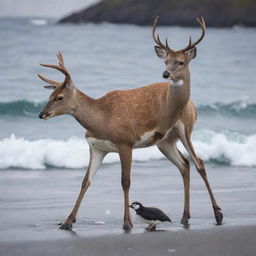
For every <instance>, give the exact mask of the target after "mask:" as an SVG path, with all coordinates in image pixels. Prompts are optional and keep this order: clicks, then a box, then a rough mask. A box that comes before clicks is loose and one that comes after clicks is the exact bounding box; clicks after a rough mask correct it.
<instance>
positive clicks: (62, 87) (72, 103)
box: [39, 22, 222, 230]
mask: <svg viewBox="0 0 256 256" xmlns="http://www.w3.org/2000/svg"><path fill="white" fill-rule="evenodd" d="M200 24H201V26H202V29H203V34H202V36H201V38H200V39H199V40H198V41H197V42H196V43H195V44H197V43H198V42H200V41H201V40H202V38H203V35H204V31H205V25H204V22H202V23H200ZM155 25H156V23H155V24H154V28H153V37H154V31H155ZM154 39H155V41H156V42H157V44H158V45H160V47H159V46H156V47H155V50H156V53H157V55H158V56H159V57H161V58H163V59H165V63H166V71H165V72H164V74H163V76H164V77H165V78H167V79H169V80H170V82H169V83H155V84H151V85H148V86H144V87H140V88H137V89H132V90H117V91H111V92H109V93H107V94H106V95H105V96H103V97H101V98H99V99H92V98H90V97H89V96H87V95H86V94H84V93H82V92H81V91H79V90H78V89H77V88H76V87H75V85H74V83H73V81H72V79H71V76H70V74H69V72H68V70H67V69H66V67H65V65H64V61H63V57H62V55H61V54H60V53H58V54H57V57H58V60H59V65H50V64H41V65H43V66H45V67H50V68H54V69H57V70H59V71H61V72H62V73H63V74H64V75H65V80H64V82H63V83H58V82H55V81H52V80H49V79H47V78H45V77H43V76H41V75H39V77H40V78H41V79H42V80H43V81H45V82H47V83H49V84H50V86H46V88H50V89H54V91H53V93H52V94H51V96H50V98H49V101H48V102H47V104H46V105H45V107H44V108H43V110H42V112H41V113H40V115H39V117H40V118H41V119H48V118H50V117H53V116H57V115H62V114H70V115H72V116H74V118H75V119H76V120H77V121H78V122H79V123H80V124H81V125H82V126H83V127H84V128H85V129H86V130H87V132H86V135H85V136H86V139H87V141H88V143H89V145H90V161H89V165H88V169H87V172H86V175H85V178H84V180H83V182H82V186H81V190H80V193H79V195H78V198H77V201H76V203H75V206H74V208H73V210H72V212H71V213H70V215H69V216H68V218H67V219H66V221H65V223H64V224H63V225H62V226H61V228H62V229H70V228H71V227H72V224H73V223H75V222H76V215H77V212H78V209H79V206H80V203H81V201H82V198H83V196H84V194H85V192H86V191H87V189H88V187H89V186H90V184H91V182H92V179H93V176H94V175H95V174H96V172H97V170H98V169H99V167H100V166H101V164H102V161H103V159H104V157H105V156H106V154H107V153H108V152H117V153H118V154H119V157H120V162H121V184H122V188H123V192H124V224H123V228H124V229H127V230H128V229H131V228H132V222H131V218H130V211H129V189H130V183H131V181H130V173H131V162H132V151H133V149H134V148H143V147H149V146H152V145H157V147H158V148H159V150H160V151H161V152H162V153H163V154H164V155H165V156H166V157H167V158H168V159H169V160H170V161H171V162H172V163H173V164H174V165H176V166H177V168H178V169H179V171H180V173H181V175H182V178H183V182H184V211H183V217H182V220H181V223H182V224H187V223H188V219H189V218H190V210H189V205H190V196H189V192H190V170H189V162H188V160H187V159H186V158H185V157H184V156H183V155H182V154H181V152H180V151H179V150H178V148H177V145H176V142H177V140H180V141H181V142H182V143H183V145H184V146H185V148H186V150H187V151H188V153H189V155H190V157H191V159H192V160H193V161H194V163H195V165H196V168H197V170H198V172H199V173H200V175H201V177H202V178H203V180H204V182H205V184H206V187H207V189H208V192H209V195H210V198H211V201H212V206H213V210H214V214H215V217H216V220H217V223H218V224H221V221H222V213H221V212H220V208H219V206H218V205H217V203H216V201H215V198H214V196H213V193H212V191H211V188H210V185H209V182H208V180H207V177H206V172H205V168H204V164H203V161H202V160H201V159H200V158H199V157H198V156H197V155H196V154H195V151H194V149H193V145H192V143H191V133H192V129H193V125H194V123H195V121H196V110H195V107H194V105H193V103H192V101H191V100H190V99H189V98H190V74H189V67H188V64H189V62H190V60H191V59H193V58H194V57H195V56H196V50H195V47H194V46H195V44H193V45H192V44H191V40H190V43H189V46H188V47H186V48H185V49H183V50H181V51H177V52H174V51H172V50H171V49H170V48H169V47H168V44H167V42H166V46H164V45H163V44H161V42H160V40H159V37H158V38H157V39H156V38H155V37H154Z"/></svg>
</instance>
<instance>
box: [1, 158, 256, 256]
mask: <svg viewBox="0 0 256 256" xmlns="http://www.w3.org/2000/svg"><path fill="white" fill-rule="evenodd" d="M207 170H208V177H209V180H210V183H211V184H212V188H213V191H214V194H215V196H216V199H217V201H218V203H219V205H220V206H221V207H222V210H223V213H224V220H223V225H222V226H216V224H215V219H214V216H213V211H212V207H211V203H210V199H209V196H208V193H207V191H206V188H205V186H204V184H203V182H202V180H201V178H200V176H199V175H198V173H197V172H196V170H195V168H194V167H192V168H191V219H190V226H189V229H184V227H183V226H182V225H181V224H180V219H181V216H182V211H183V184H182V179H181V176H180V174H179V172H178V171H177V170H176V168H175V167H173V166H172V165H171V164H169V163H168V161H164V160H163V161H149V162H147V163H140V162H135V163H134V164H133V172H132V187H131V193H130V198H131V201H133V200H134V201H135V200H139V201H141V202H143V203H144V204H145V205H146V206H154V207H159V208H160V209H162V210H163V211H164V212H166V213H167V215H169V216H170V217H171V219H172V222H173V223H171V224H170V223H164V224H160V225H159V226H158V228H159V229H163V230H165V232H156V233H153V234H151V233H147V232H146V233H145V230H144V228H145V224H142V223H139V222H138V221H137V220H136V218H135V214H134V213H132V218H133V224H134V229H133V230H132V232H131V233H130V234H124V233H123V230H122V228H121V226H122V219H123V192H122V189H121V184H120V165H119V164H111V165H108V164H106V165H104V166H103V167H102V168H101V170H100V171H99V173H98V174H97V175H96V177H95V179H94V182H93V184H92V186H91V188H90V189H89V191H88V193H87V194H86V196H85V198H84V200H83V204H82V205H81V208H80V211H79V214H78V218H77V223H75V225H74V227H73V231H72V232H68V231H63V230H59V229H58V225H57V224H58V223H59V222H60V221H63V220H64V219H65V218H66V217H67V215H68V214H69V213H70V210H71V209H72V207H73V204H74V201H75V199H76V197H77V194H78V192H79V189H80V185H81V182H82V179H83V176H84V174H85V171H83V170H63V169H47V170H38V171H36V170H33V171H29V170H6V171H4V170H2V171H0V218H1V222H0V230H1V232H0V255H1V256H6V255H12V256H15V255H24V256H25V255H26V256H29V255H85V256H87V255H111V256H114V255H140V254H141V255H172V254H173V255H192V256H193V255H195V256H196V255H225V256H226V255H239V256H240V255H255V254H256V250H255V248H256V246H255V237H256V234H255V233H256V232H255V226H251V225H255V224H256V222H255V220H256V219H255V216H256V204H255V191H256V173H255V169H254V168H243V167H230V166H216V165H211V164H207ZM252 252H254V253H252Z"/></svg>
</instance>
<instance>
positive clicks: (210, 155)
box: [0, 132, 256, 169]
mask: <svg viewBox="0 0 256 256" xmlns="http://www.w3.org/2000/svg"><path fill="white" fill-rule="evenodd" d="M204 136H205V135H204ZM195 137H197V138H195V139H193V144H194V147H195V150H196V152H197V154H198V156H199V157H201V158H202V159H203V160H204V161H216V162H219V163H225V164H229V165H232V166H248V167H252V166H256V157H255V155H256V149H255V145H256V135H252V136H243V138H242V139H241V138H240V139H239V140H238V139H232V140H231V139H230V138H228V136H227V135H225V134H221V133H213V132H211V133H208V134H207V138H206V139H202V138H198V136H195ZM181 151H182V152H183V153H184V154H186V155H187V153H186V151H185V149H184V148H183V147H181ZM0 156H1V157H0V169H7V168H26V169H45V168H47V166H52V167H58V168H73V169H76V168H85V167H86V166H87V165H88V162H89V147H88V144H87V142H86V140H82V139H78V138H70V139H68V140H66V141H61V140H53V139H40V140H34V141H30V140H27V139H24V138H16V137H15V135H11V136H10V138H5V139H2V140H0ZM163 158H164V156H163V155H162V154H161V153H160V152H159V150H158V149H157V147H155V146H154V147H149V148H143V149H136V150H134V153H133V160H134V161H149V160H158V159H163ZM114 162H119V157H118V154H116V153H111V154H108V155H107V157H106V158H105V159H104V163H114Z"/></svg>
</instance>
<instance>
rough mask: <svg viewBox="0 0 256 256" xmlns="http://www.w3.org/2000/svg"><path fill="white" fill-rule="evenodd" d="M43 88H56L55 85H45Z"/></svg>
mask: <svg viewBox="0 0 256 256" xmlns="http://www.w3.org/2000/svg"><path fill="white" fill-rule="evenodd" d="M44 88H46V89H51V90H55V89H56V86H54V85H45V86H44Z"/></svg>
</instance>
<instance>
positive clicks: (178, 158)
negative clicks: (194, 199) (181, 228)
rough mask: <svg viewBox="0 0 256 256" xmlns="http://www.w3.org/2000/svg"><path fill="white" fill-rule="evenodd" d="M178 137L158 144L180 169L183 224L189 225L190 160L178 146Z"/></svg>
mask: <svg viewBox="0 0 256 256" xmlns="http://www.w3.org/2000/svg"><path fill="white" fill-rule="evenodd" d="M176 141H177V137H176V135H175V134H172V135H171V136H170V137H169V138H168V139H165V140H163V141H160V142H159V143H158V144H157V147H158V148H159V150H160V151H161V152H162V153H163V154H164V155H165V156H166V157H167V158H168V159H169V160H170V161H171V162H172V163H173V164H174V165H175V166H176V167H177V168H178V169H179V171H180V173H181V175H182V179H183V184H184V211H183V216H182V219H181V224H183V225H187V224H188V220H189V219H190V168H189V162H188V160H187V159H186V158H185V157H184V156H183V155H182V154H181V152H180V151H179V150H178V148H177V145H176Z"/></svg>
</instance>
